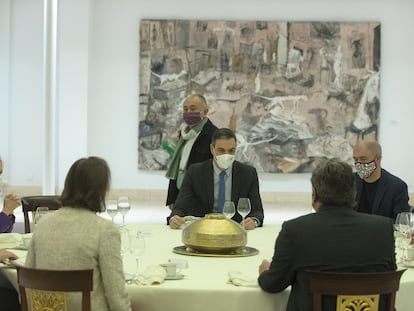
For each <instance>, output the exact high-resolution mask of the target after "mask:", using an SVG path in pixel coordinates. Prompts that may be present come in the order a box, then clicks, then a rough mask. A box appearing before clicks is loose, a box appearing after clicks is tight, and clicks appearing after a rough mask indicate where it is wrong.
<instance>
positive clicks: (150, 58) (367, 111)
mask: <svg viewBox="0 0 414 311" xmlns="http://www.w3.org/2000/svg"><path fill="white" fill-rule="evenodd" d="M380 34H381V28H380V23H379V22H355V23H354V22H346V23H344V22H276V21H215V20H211V21H210V20H141V24H140V64H139V74H140V81H139V90H140V98H139V125H138V140H139V141H138V148H139V157H138V167H139V169H146V170H165V169H166V168H167V167H168V163H169V160H170V156H171V153H172V152H173V145H172V144H171V142H170V138H171V136H172V135H173V133H174V132H175V131H176V130H177V128H178V127H179V126H180V124H181V123H182V122H183V121H182V107H181V106H182V101H183V99H184V98H185V97H186V96H187V95H189V94H193V93H198V94H202V95H204V96H205V97H206V99H207V101H208V104H209V118H210V119H211V120H212V121H213V123H215V124H216V125H217V126H218V127H229V128H231V129H233V130H235V132H236V134H237V140H238V149H237V158H238V160H240V161H243V162H247V163H250V164H252V165H254V166H255V167H256V168H257V170H258V171H259V172H269V173H302V172H310V171H312V169H313V167H314V166H315V164H317V163H318V161H319V160H320V159H323V158H327V157H339V158H341V159H343V160H346V161H349V162H351V160H352V147H353V145H354V144H355V143H356V141H358V140H360V139H363V138H376V137H377V135H378V123H379V108H380V96H379V94H380Z"/></svg>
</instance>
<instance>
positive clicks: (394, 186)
mask: <svg viewBox="0 0 414 311" xmlns="http://www.w3.org/2000/svg"><path fill="white" fill-rule="evenodd" d="M355 183H356V189H357V196H356V202H357V210H358V206H359V204H360V202H361V194H362V189H363V184H364V180H363V179H361V178H359V177H358V175H356V174H355ZM408 200H409V198H408V190H407V184H406V183H405V182H404V181H402V180H401V179H400V178H398V177H396V176H394V175H392V174H390V173H389V172H387V171H386V170H384V169H381V178H380V179H379V181H378V186H377V191H376V193H375V199H374V203H373V206H372V212H371V213H372V214H376V215H382V216H385V217H390V218H393V219H395V218H396V217H397V214H398V213H400V212H408V211H409V210H410V205H409V204H408Z"/></svg>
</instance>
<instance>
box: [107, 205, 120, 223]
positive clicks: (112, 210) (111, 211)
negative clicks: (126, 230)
mask: <svg viewBox="0 0 414 311" xmlns="http://www.w3.org/2000/svg"><path fill="white" fill-rule="evenodd" d="M106 213H107V214H108V215H109V216H110V217H111V219H112V222H114V218H115V216H116V215H117V214H118V204H117V201H115V200H109V201H107V202H106Z"/></svg>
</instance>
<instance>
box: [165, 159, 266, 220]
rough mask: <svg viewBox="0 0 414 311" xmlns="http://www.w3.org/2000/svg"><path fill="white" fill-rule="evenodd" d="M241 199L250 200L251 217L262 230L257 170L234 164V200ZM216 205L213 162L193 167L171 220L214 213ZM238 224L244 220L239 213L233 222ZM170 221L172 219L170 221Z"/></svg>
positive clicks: (185, 178) (187, 176)
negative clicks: (175, 217) (257, 222)
mask: <svg viewBox="0 0 414 311" xmlns="http://www.w3.org/2000/svg"><path fill="white" fill-rule="evenodd" d="M239 198H249V199H250V203H251V207H252V209H251V212H250V214H249V215H247V216H248V217H255V218H256V219H258V220H259V222H260V224H259V226H262V224H263V217H264V216H263V206H262V200H261V198H260V193H259V179H258V177H257V171H256V169H255V168H254V167H252V166H250V165H247V164H243V163H241V162H238V161H234V163H233V168H232V186H231V200H232V201H233V202H235V204H237V202H238V200H239ZM213 205H214V176H213V160H211V159H210V160H207V161H204V162H202V163H195V164H192V165H191V166H190V167H189V169H188V170H187V173H186V175H185V177H184V180H183V184H182V185H181V189H180V192H179V193H178V197H177V200H176V201H175V204H174V208H173V210H172V211H171V215H170V217H171V216H174V215H178V216H187V215H192V216H198V217H204V215H205V214H209V213H212V212H213ZM232 219H233V220H234V221H236V222H240V221H241V216H240V215H239V214H238V213H237V212H236V214H235V215H234V217H233V218H232ZM167 221H168V219H167Z"/></svg>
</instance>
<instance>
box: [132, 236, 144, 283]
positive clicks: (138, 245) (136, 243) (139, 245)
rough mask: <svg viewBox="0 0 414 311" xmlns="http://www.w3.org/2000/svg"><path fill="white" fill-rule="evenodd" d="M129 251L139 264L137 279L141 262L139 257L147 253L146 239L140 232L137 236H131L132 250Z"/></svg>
mask: <svg viewBox="0 0 414 311" xmlns="http://www.w3.org/2000/svg"><path fill="white" fill-rule="evenodd" d="M129 251H130V253H131V254H133V255H134V256H135V260H136V263H137V271H136V273H135V277H137V276H138V271H139V270H138V269H139V260H138V257H139V256H141V255H142V254H144V252H145V238H144V236H143V234H142V233H141V232H140V231H138V232H137V233H136V234H134V235H133V236H131V242H130V248H129Z"/></svg>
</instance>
